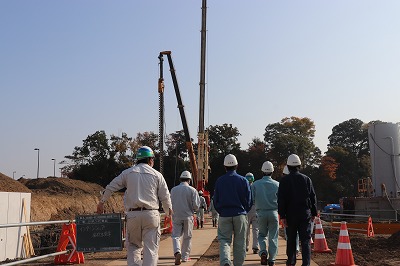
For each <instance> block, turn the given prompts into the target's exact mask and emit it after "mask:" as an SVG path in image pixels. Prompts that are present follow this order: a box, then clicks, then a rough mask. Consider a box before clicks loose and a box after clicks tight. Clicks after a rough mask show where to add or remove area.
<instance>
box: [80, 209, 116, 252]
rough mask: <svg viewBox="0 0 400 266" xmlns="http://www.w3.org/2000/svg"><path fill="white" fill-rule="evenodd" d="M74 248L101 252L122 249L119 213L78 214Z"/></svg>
mask: <svg viewBox="0 0 400 266" xmlns="http://www.w3.org/2000/svg"><path fill="white" fill-rule="evenodd" d="M75 223H76V250H77V251H82V252H102V251H117V250H122V247H123V244H122V219H121V214H120V213H109V214H96V215H78V216H76V218H75Z"/></svg>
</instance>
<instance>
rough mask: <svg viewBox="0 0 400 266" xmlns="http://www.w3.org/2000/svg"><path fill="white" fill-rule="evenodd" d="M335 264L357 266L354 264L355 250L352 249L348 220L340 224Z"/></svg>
mask: <svg viewBox="0 0 400 266" xmlns="http://www.w3.org/2000/svg"><path fill="white" fill-rule="evenodd" d="M331 265H334V266H357V265H355V264H354V258H353V252H352V251H351V245H350V238H349V232H348V231H347V225H346V222H342V224H341V225H340V234H339V242H338V246H337V253H336V260H335V262H332V263H331Z"/></svg>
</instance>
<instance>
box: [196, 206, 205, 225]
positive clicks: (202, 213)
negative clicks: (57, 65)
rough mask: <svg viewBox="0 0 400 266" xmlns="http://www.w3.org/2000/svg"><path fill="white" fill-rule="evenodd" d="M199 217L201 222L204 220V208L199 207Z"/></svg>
mask: <svg viewBox="0 0 400 266" xmlns="http://www.w3.org/2000/svg"><path fill="white" fill-rule="evenodd" d="M197 217H198V218H199V221H200V222H204V209H203V208H199V210H198V211H197Z"/></svg>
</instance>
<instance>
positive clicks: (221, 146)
mask: <svg viewBox="0 0 400 266" xmlns="http://www.w3.org/2000/svg"><path fill="white" fill-rule="evenodd" d="M239 136H240V133H239V130H238V129H237V127H234V126H232V124H226V123H225V124H223V125H216V126H210V127H209V128H208V138H209V145H210V153H209V155H210V160H212V159H213V158H216V157H218V156H220V155H221V154H222V155H226V154H229V153H231V152H235V151H239V150H240V143H239V142H238V137H239Z"/></svg>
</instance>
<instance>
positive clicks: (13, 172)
mask: <svg viewBox="0 0 400 266" xmlns="http://www.w3.org/2000/svg"><path fill="white" fill-rule="evenodd" d="M15 173H16V171H14V172H13V179H14V174H15Z"/></svg>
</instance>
